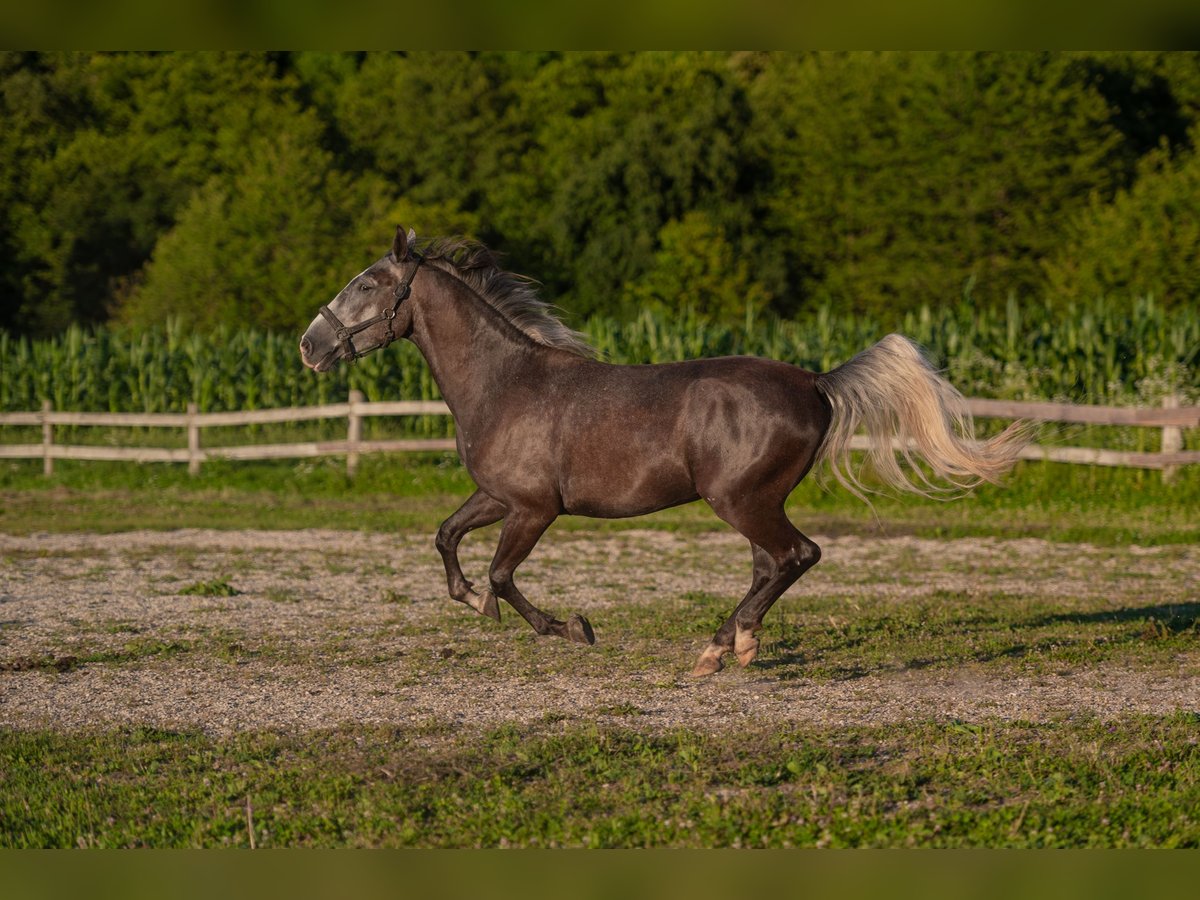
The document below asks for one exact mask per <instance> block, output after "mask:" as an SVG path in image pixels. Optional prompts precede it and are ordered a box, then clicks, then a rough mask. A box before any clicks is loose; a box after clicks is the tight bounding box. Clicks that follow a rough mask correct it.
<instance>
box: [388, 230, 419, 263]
mask: <svg viewBox="0 0 1200 900" xmlns="http://www.w3.org/2000/svg"><path fill="white" fill-rule="evenodd" d="M415 238H416V234H415V233H414V232H413V230H412V229H411V228H410V229H409V231H408V234H405V233H404V226H403V225H397V226H396V239H395V240H394V241H392V259H394V260H396V262H400V260H402V259H407V258H408V242H409V241H411V240H413V239H415Z"/></svg>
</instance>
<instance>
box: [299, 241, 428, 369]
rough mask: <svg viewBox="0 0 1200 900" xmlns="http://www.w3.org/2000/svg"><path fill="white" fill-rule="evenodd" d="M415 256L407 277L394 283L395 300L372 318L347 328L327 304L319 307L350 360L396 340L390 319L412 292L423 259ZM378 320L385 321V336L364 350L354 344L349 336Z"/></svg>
mask: <svg viewBox="0 0 1200 900" xmlns="http://www.w3.org/2000/svg"><path fill="white" fill-rule="evenodd" d="M413 256H414V257H416V260H417V264H416V265H415V266H413V270H412V271H411V272H409V273H408V277H407V278H405V279H404V280H403V281H401V282H400V283H399V284H398V285H396V294H395V296H396V302H395V303H393V304H392V305H391V307H387V306H385V307H383V308H382V309H381V310H379V315H377V316H376V317H375V318H373V319H367V320H366V321H365V322H359V323H358V324H357V325H354V326H352V327H350V328H347V327H346V326H345V325H343V324H342V323H341V320H339V319H338V317H337V316H335V315H334V314H333V310H331V309H330V308H329V307H328V306H322V307H321V315H322V316H324V317H325V321H326V322H328V323H329V324H330V326H331V327H332V328H333V333H334V335H335V336H336V337H337V342H338V346H339V347H340V348H341V349H342V352H343V353H344V354H345V355H346V356H347V357H349V358H350V359H351V360H355V359H358V358H359V357H361V356H366V355H367V354H368V353H370V352H371V351H372V350H378V349H379V348H380V347H386V346H387V345H388V344H390V343H391V342H392V341H394V340H396V335H395V334H394V333H393V332H392V320H393V319H395V318H396V310H398V309H399V308H400V304H401V303H403V302H404V299H405V298H406V297H407V296H408V295H409V294H410V293H411V292H412V282H413V279H414V278H416V277H417V269H419V268H421V263H423V262H424V261H425V257H423V256H421V255H420V254H419V253H413ZM380 322H387V338H386V340H383V341H380V342H379V343H378V344H372V345H371V346H370V347H367V348H366V349H365V350H359V349H358V348H356V347H355V346H354V341H352V340H351V338H352V337H353V336H354V335H356V334H358V333H359V332H360V331H366V330H367V329H368V328H370V327H371V326H372V325H378V324H379V323H380Z"/></svg>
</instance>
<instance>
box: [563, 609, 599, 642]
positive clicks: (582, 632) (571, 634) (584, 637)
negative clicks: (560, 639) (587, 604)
mask: <svg viewBox="0 0 1200 900" xmlns="http://www.w3.org/2000/svg"><path fill="white" fill-rule="evenodd" d="M567 640H570V641H574V642H575V643H576V644H588V645H589V646H590V645H592V644H594V643H596V633H595V632H594V631H592V623H591V622H589V621H588V620H587V619H585V618H584V617H583V616H581V615H579V614H578V613H577V614H575V615H573V616H571V618H569V619H567Z"/></svg>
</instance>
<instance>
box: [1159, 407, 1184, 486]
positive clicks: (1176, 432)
mask: <svg viewBox="0 0 1200 900" xmlns="http://www.w3.org/2000/svg"><path fill="white" fill-rule="evenodd" d="M1162 405H1163V409H1178V408H1179V395H1178V394H1168V395H1167V396H1166V397H1163V401H1162ZM1182 449H1183V428H1181V427H1180V426H1178V425H1164V426H1163V430H1162V452H1163V453H1178V452H1179V451H1180V450H1182ZM1178 471H1179V466H1170V465H1167V466H1163V468H1162V480H1163V484H1169V483H1170V482H1171V481H1172V480H1173V479H1174V478H1175V473H1176V472H1178Z"/></svg>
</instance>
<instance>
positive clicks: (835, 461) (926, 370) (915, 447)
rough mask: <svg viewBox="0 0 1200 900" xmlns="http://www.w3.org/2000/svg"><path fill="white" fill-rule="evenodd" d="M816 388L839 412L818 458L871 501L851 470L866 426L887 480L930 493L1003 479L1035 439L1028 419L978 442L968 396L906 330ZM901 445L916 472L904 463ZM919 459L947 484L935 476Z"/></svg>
mask: <svg viewBox="0 0 1200 900" xmlns="http://www.w3.org/2000/svg"><path fill="white" fill-rule="evenodd" d="M816 386H817V390H819V391H820V392H821V393H822V394H823V395H824V396H825V397H826V399H828V400H829V405H830V407H831V409H832V412H833V418H832V421H831V422H830V424H829V430H828V431H827V432H826V434H825V439H824V440H823V441H822V443H821V447H820V449H819V450H818V451H817V460H816V461H817V462H818V463H819V462H821V461H822V460H828V461H829V466H830V468H831V470H832V471H833V475H834V477H835V478H837V480H838V481H839V482H840V483H841V484H842V485H843V486H844V487H845V488H846V489H848V490H849V491H850V492H851V493H853V494H854V495H855V496H856V497H858V498H859V499H861V500H863V501H864V502H866V503H867V504H868V505H869V504H870V501H869V500H867V498H866V492H868V491H869V490H870V489H869V488H867V487H866V486H865V485H864V484H863V483H862V482H861V481H860V480H859V478H858V475H857V474H856V473H855V472H854V471H853V469H851V467H850V439H851V437H853V435H854V433H855V431H857V430H858V427H859V425H860V424H861V425H865V426H866V430H867V435H868V436H869V438H870V447H869V449H868V450H867V456H868V458H869V459H870V460H871V464H872V466H873V468H874V469H875V473H876V475H877V476H878V477H879V479H880V480H881V481H882V482H883V483H884V484H885V485H886V486H888V487H891V488H895V489H897V490H904V491H911V492H912V493H914V494H921V495H922V496H925V497H936V496H939V495H941V496H946V495H947V494H957V493H960V492H962V491H964V490H968V489H970V488H972V487H974V486H975V485H977V484H979V483H980V482H983V481H990V482H996V481H998V480H999V479H1000V476H1002V475H1003V474H1004V473H1005V472H1007V471H1008V470H1009V469H1011V468H1012V466H1013V463H1015V462H1016V460H1017V457H1018V455H1019V454H1020V452H1021V448H1022V447H1023V446H1025V444H1027V443H1028V442H1029V438H1030V428H1029V425H1028V424H1027V423H1022V422H1015V423H1013V424H1012V425H1010V426H1009V427H1008V428H1007V429H1006V430H1005V431H1004V432H1003V433H1002V434H998V435H996V436H995V437H993V438H992V439H991V440H989V441H985V442H978V441H976V440H975V439H974V436H975V429H974V422H973V420H972V419H971V414H970V413H969V412H968V411H967V408H966V402H965V401H964V400H963V396H962V394H960V393H959V392H958V391H957V390H955V388H954V386H953V385H951V384H950V382H948V381H947V380H946V379H944V378H942V377H941V376H940V375H938V373H937V371H936V370H935V369H934V368H933V366H932V365H931V364H930V363H929V361H928V360H927V359H926V358H925V356H924V355H923V354H922V353H921V349H920V348H919V347H918V346H917V345H916V344H915V343H914V342H913V341H911V340H909V339H908V338H906V337H904V336H903V335H899V334H889V335H888V336H887V337H885V338H884V339H883V340H881V341H880V342H879V343H878V344H876V345H875V346H873V347H869V348H868V349H866V350H864V351H863V352H862V353H859V354H858V355H857V356H855V357H854V358H853V359H851V360H850V361H849V362H847V363H844V364H843V365H840V366H838V367H837V368H836V369H834V370H833V371H831V372H826V373H824V374H823V375H818V376H817V382H816ZM893 438H896V439H898V445H894V444H893ZM897 449H898V450H899V451H900V454H901V455H902V456H903V457H904V459H905V461H906V462H907V463H908V466H909V469H910V470H911V472H912V473H914V474H913V477H910V476H908V475H906V474H905V471H904V469H902V468H901V467H900V465H899V463H898V461H897V459H896V452H895V451H896V450H897ZM917 458H920V459H922V460H924V462H925V463H926V465H927V466H928V467H929V469H931V470H932V474H933V476H934V477H935V478H937V479H940V481H942V482H945V484H939V483H935V482H934V481H933V480H931V478H930V476H929V475H928V474H926V472H925V471H924V470H923V469H922V468H921V467H920V466H919V465H918V464H917Z"/></svg>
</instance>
